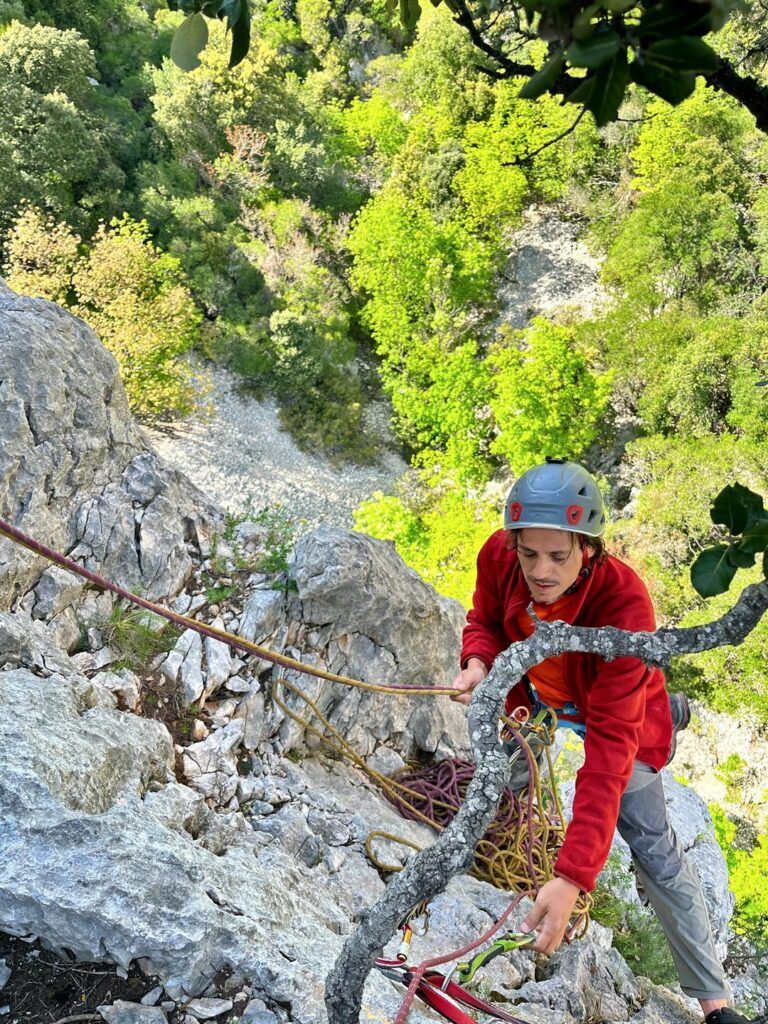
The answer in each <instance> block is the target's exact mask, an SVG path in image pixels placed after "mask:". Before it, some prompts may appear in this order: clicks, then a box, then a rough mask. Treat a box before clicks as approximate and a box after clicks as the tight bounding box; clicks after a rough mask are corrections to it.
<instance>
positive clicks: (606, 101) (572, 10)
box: [168, 0, 768, 129]
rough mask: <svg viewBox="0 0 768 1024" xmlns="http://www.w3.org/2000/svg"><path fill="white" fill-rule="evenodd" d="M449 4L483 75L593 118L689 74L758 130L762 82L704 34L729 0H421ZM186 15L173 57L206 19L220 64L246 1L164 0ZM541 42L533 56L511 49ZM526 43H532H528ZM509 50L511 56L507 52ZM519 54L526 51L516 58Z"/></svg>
mask: <svg viewBox="0 0 768 1024" xmlns="http://www.w3.org/2000/svg"><path fill="white" fill-rule="evenodd" d="M430 2H431V3H432V4H433V5H434V6H435V7H439V6H440V5H441V4H445V6H446V7H447V8H448V9H449V11H450V12H451V14H452V15H453V18H454V21H456V22H457V24H459V25H461V26H462V27H463V28H464V29H466V30H467V32H468V33H469V36H470V38H471V41H472V43H473V45H474V46H475V47H476V49H477V50H478V52H479V54H481V55H482V58H483V60H482V65H481V70H483V71H484V72H485V73H486V74H488V75H490V76H491V77H493V78H524V79H527V81H525V83H524V84H523V86H522V88H521V91H520V95H521V96H523V97H524V98H528V99H536V98H537V97H539V96H542V95H543V94H544V93H551V94H552V95H554V96H558V97H561V98H562V99H563V101H564V102H568V103H576V104H580V105H581V107H582V110H589V111H591V113H592V114H593V115H594V118H595V121H596V122H597V124H598V125H605V124H608V123H609V122H610V121H613V120H615V119H616V118H617V117H618V112H619V108H620V106H621V103H622V101H623V99H624V98H625V96H626V93H627V90H628V88H629V87H630V86H631V85H632V84H633V83H634V84H636V85H640V86H643V88H645V89H647V90H648V91H649V92H652V93H655V94H656V95H657V96H660V97H661V98H662V99H664V100H666V101H667V102H669V103H671V104H677V103H680V102H682V101H683V100H684V99H685V98H686V97H688V96H690V95H691V93H692V92H693V89H694V86H695V82H696V78H697V76H699V75H703V76H705V77H706V79H707V82H708V83H709V84H710V85H711V86H713V87H715V88H717V89H720V90H722V91H723V92H726V93H728V94H729V95H731V96H733V97H734V98H735V99H736V100H738V101H739V103H742V104H743V105H744V106H745V107H746V108H747V109H748V110H749V111H750V112H751V113H752V114H753V115H754V117H755V119H756V121H757V125H758V127H759V128H763V129H768V88H767V87H766V86H764V85H762V84H761V83H760V82H758V81H757V80H756V79H754V78H751V77H750V76H749V75H747V74H745V73H744V71H743V69H742V68H738V69H737V68H736V67H734V66H733V65H732V64H730V63H729V62H728V61H727V60H724V59H721V58H719V57H718V55H717V53H716V52H715V50H714V49H713V48H712V46H711V45H710V44H709V43H708V42H706V41H705V39H704V37H705V36H707V35H709V34H710V33H715V32H719V31H720V29H722V28H723V26H724V25H725V23H726V21H727V20H728V17H729V15H730V13H731V11H732V9H733V8H734V7H735V6H736V0H644V2H642V3H638V2H636V0H598V2H595V3H588V2H585V0H430ZM168 4H169V6H170V7H171V9H172V10H180V11H183V12H184V13H185V14H186V15H187V18H186V19H185V20H184V22H183V23H182V24H181V26H180V27H179V28H178V29H177V31H176V34H175V36H174V39H173V45H172V48H171V56H172V58H173V60H174V61H175V62H176V63H177V64H178V65H179V67H181V68H183V69H184V70H187V71H191V70H193V69H194V68H196V67H198V66H199V63H200V58H199V54H200V52H201V51H202V50H203V49H204V47H205V45H206V43H207V41H208V26H207V21H206V19H207V18H216V19H218V20H220V21H225V22H226V25H227V28H228V30H229V31H230V32H231V33H232V45H231V50H230V60H229V64H230V67H234V66H235V65H236V64H239V63H240V61H241V60H242V59H243V57H245V55H246V54H247V53H248V48H249V46H250V8H249V0H168ZM387 9H388V11H389V15H390V17H391V18H392V19H393V20H397V21H399V23H400V25H401V26H402V27H403V28H404V29H405V30H406V32H412V31H413V30H414V29H415V27H416V25H417V23H418V20H419V17H420V15H421V11H422V5H421V0H387ZM539 41H541V42H544V43H545V44H546V47H547V53H546V56H545V57H544V59H543V60H542V62H541V66H538V62H537V63H525V62H524V61H521V60H520V59H519V54H520V53H521V52H522V53H525V52H526V50H527V51H530V49H531V47H530V44H531V43H536V42H539ZM534 50H535V47H534ZM511 55H514V57H513V56H511ZM525 59H526V60H528V59H532V58H525Z"/></svg>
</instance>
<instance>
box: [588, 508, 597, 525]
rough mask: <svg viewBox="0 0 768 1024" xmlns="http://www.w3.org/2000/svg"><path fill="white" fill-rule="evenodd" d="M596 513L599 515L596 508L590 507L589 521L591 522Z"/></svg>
mask: <svg viewBox="0 0 768 1024" xmlns="http://www.w3.org/2000/svg"><path fill="white" fill-rule="evenodd" d="M596 515H597V510H596V509H594V508H592V509H590V510H589V515H588V516H587V522H588V523H591V522H592V520H593V519H594V518H595V516H596Z"/></svg>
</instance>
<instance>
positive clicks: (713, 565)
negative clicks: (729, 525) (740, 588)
mask: <svg viewBox="0 0 768 1024" xmlns="http://www.w3.org/2000/svg"><path fill="white" fill-rule="evenodd" d="M735 575H736V566H735V565H732V564H731V563H730V562H729V561H728V546H727V545H726V544H718V545H717V547H714V548H707V549H706V550H705V551H702V552H701V554H700V555H699V556H698V558H697V559H696V561H695V562H694V563H693V565H692V566H691V583H692V584H693V586H694V589H695V590H696V593H697V594H701V596H702V597H715V596H716V595H717V594H724V593H725V592H726V590H727V589H728V588H729V587H730V585H731V583H732V581H733V577H734V576H735Z"/></svg>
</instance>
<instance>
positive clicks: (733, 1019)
mask: <svg viewBox="0 0 768 1024" xmlns="http://www.w3.org/2000/svg"><path fill="white" fill-rule="evenodd" d="M676 696H677V695H676ZM766 1019H767V1018H766V1017H764V1016H763V1017H753V1018H752V1019H751V1020H748V1019H747V1018H746V1017H745V1016H744V1014H742V1013H737V1012H736V1010H732V1009H731V1008H730V1007H729V1006H724V1007H723V1009H722V1010H713V1011H712V1012H711V1013H708V1014H707V1016H706V1017H705V1018H704V1020H705V1024H766Z"/></svg>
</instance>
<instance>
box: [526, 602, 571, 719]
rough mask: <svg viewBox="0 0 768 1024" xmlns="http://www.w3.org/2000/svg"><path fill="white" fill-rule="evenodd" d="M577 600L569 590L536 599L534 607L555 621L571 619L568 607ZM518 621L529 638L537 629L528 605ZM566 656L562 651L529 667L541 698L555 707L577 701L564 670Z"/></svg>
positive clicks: (545, 618)
mask: <svg viewBox="0 0 768 1024" xmlns="http://www.w3.org/2000/svg"><path fill="white" fill-rule="evenodd" d="M573 603H574V602H573V600H572V595H570V594H568V595H565V596H563V597H559V598H558V599H557V601H553V602H552V603H551V604H539V603H538V601H534V602H533V610H534V612H535V613H536V615H537V616H538V617H539V618H540V619H542V620H543V621H544V622H551V621H552V620H553V619H560V620H561V621H563V622H569V621H570V617H569V615H568V611H569V610H570V607H571V606H572V605H573ZM514 621H515V625H516V626H517V628H518V629H519V630H520V632H521V633H522V634H523V637H524V638H525V639H527V638H528V637H529V636H530V635H531V634H532V633H533V628H534V625H535V623H534V621H533V619H532V618H531V617H530V615H529V614H528V611H527V610H526V609H525V608H521V609H520V611H519V612H518V613H517V615H516V616H515V618H514ZM564 657H565V655H564V654H558V655H556V657H554V658H547V659H546V661H542V662H541V664H539V665H535V666H534V667H533V668H531V669H528V678H529V679H530V680H531V682H532V683H533V685H534V687H535V688H536V692H537V693H538V695H539V700H540V701H541V703H542V704H547V705H549V707H551V708H562V707H564V706H565V705H566V704H567V703H568V702H569V701H571V702H572V703H575V702H576V694H575V692H574V690H573V689H572V688H571V687H570V686H569V684H568V680H567V679H566V678H565V673H564V671H563V660H564Z"/></svg>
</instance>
